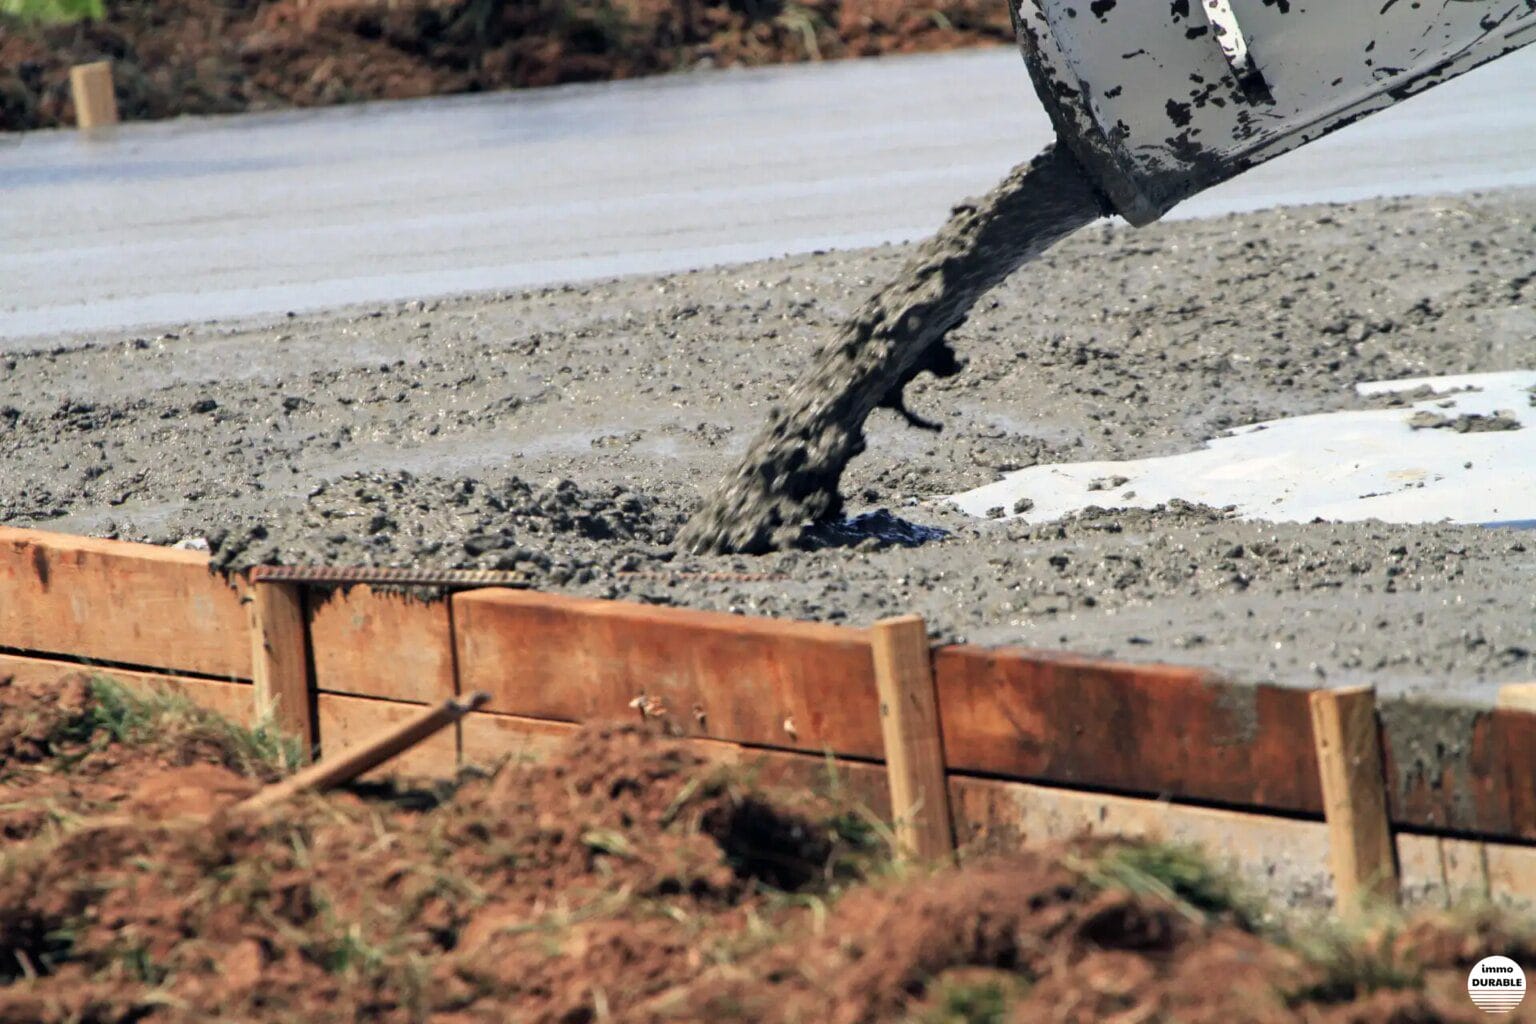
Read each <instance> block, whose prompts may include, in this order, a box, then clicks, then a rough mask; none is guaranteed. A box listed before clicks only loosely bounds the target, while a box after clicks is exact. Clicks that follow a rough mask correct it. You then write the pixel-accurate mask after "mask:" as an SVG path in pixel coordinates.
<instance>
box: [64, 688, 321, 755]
mask: <svg viewBox="0 0 1536 1024" xmlns="http://www.w3.org/2000/svg"><path fill="white" fill-rule="evenodd" d="M90 693H91V701H90V703H89V705H87V707H86V709H85V710H84V711H83V712H82V713H81V714H79V715H76V716H74V717H72V718H70V719H68V720H66V721H65V722H63V723H62V724H61V725H60V726H59V728H58V729H57V730H55V732H54V735H53V737H52V742H53V745H54V746H55V747H63V748H66V749H67V748H70V747H75V748H80V747H84V748H90V747H99V746H103V745H105V744H108V743H117V744H122V745H123V746H129V747H156V748H163V749H166V750H168V751H178V750H187V749H193V750H196V749H203V750H207V751H209V752H211V753H214V754H215V755H216V756H217V757H218V759H219V760H220V761H221V762H222V763H223V764H224V765H225V767H227V768H230V769H232V770H233V771H237V772H239V773H240V774H242V775H248V776H252V777H255V778H272V777H275V776H280V775H285V774H287V773H289V772H291V771H293V770H294V769H295V768H297V767H298V766H299V765H300V764H301V763H302V762H303V757H302V754H303V749H302V745H301V744H300V742H299V741H298V740H296V739H294V738H293V737H291V736H287V735H285V734H283V733H282V732H280V731H279V730H278V729H277V728H276V727H274V726H273V725H272V723H271V722H259V723H258V724H257V725H256V726H254V727H253V728H249V729H247V728H245V727H244V726H240V725H236V724H235V723H234V722H231V721H230V720H229V719H227V718H224V717H223V716H222V715H219V714H216V713H215V712H212V711H209V710H208V709H206V708H203V707H199V706H198V705H197V704H194V703H193V702H192V701H190V700H189V699H187V698H186V697H184V696H182V695H181V694H178V693H173V692H170V691H166V690H155V691H151V692H147V693H143V692H137V691H134V690H130V689H128V688H127V687H125V686H123V685H122V684H121V683H119V682H117V681H116V680H113V679H110V678H107V677H105V676H98V677H97V678H95V679H92V680H91V684H90Z"/></svg>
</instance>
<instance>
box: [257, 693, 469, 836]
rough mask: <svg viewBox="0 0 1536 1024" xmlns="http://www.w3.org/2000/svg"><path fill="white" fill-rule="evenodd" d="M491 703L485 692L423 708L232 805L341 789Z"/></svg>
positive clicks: (272, 801) (260, 804) (263, 804)
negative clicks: (398, 722)
mask: <svg viewBox="0 0 1536 1024" xmlns="http://www.w3.org/2000/svg"><path fill="white" fill-rule="evenodd" d="M490 699H491V695H490V694H488V693H485V692H483V691H482V692H479V693H473V694H470V695H469V696H468V697H455V698H453V699H452V700H445V701H443V703H441V704H438V705H437V706H436V707H430V708H423V709H422V710H421V711H419V712H418V713H417V714H415V715H413V716H411V718H409V719H408V720H406V721H404V722H401V723H400V724H399V725H397V726H394V727H392V728H390V729H386V730H385V731H384V732H382V733H380V734H379V735H377V736H375V737H374V738H373V739H370V740H367V741H366V742H363V743H359V744H358V745H357V746H355V747H348V748H347V749H346V750H344V751H342V752H341V753H340V754H338V755H336V756H335V757H328V758H325V759H323V760H321V761H319V762H317V763H315V764H312V765H310V766H309V767H308V768H305V769H304V770H302V771H299V772H296V773H294V774H293V775H290V776H288V778H286V779H284V780H283V781H281V782H275V783H273V784H272V785H270V786H268V787H266V788H265V789H263V790H262V791H261V792H259V793H257V794H256V795H255V796H252V797H249V798H247V799H245V800H242V801H241V802H240V803H238V804H236V805H235V809H236V810H239V811H259V810H263V809H265V808H268V807H271V806H272V805H274V804H278V803H281V802H283V801H284V800H287V799H289V798H291V797H293V796H295V795H297V794H299V793H305V792H309V791H311V790H314V791H323V790H327V789H334V788H335V787H336V786H341V785H344V784H346V783H348V782H351V781H352V780H353V779H355V778H357V777H358V776H359V775H362V774H363V773H364V772H368V771H372V770H373V769H374V768H377V767H378V766H379V765H381V764H383V763H384V762H385V761H388V760H389V759H390V758H392V757H394V756H396V755H398V754H401V753H403V752H405V751H407V750H409V749H411V748H412V747H414V746H415V745H416V744H418V743H420V742H421V741H423V740H425V739H427V738H428V737H430V736H431V735H433V734H434V733H436V732H437V731H438V730H439V729H442V728H445V727H447V726H450V725H452V724H453V723H454V722H457V721H458V720H459V719H461V718H463V717H464V716H465V715H467V714H469V713H470V712H471V711H474V710H475V709H477V708H479V707H481V706H483V705H484V704H485V702H486V701H488V700H490Z"/></svg>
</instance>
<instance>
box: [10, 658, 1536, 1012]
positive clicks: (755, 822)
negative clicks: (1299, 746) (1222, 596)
mask: <svg viewBox="0 0 1536 1024" xmlns="http://www.w3.org/2000/svg"><path fill="white" fill-rule="evenodd" d="M47 696H49V695H47V694H45V695H43V696H42V697H40V698H39V699H38V700H37V701H34V702H33V703H30V704H29V703H27V702H26V701H25V700H20V699H17V698H16V694H15V692H14V691H12V690H10V688H5V687H0V727H3V729H4V735H6V736H12V737H18V738H17V739H14V740H13V741H10V745H8V746H7V747H5V750H6V751H7V753H6V755H5V756H6V757H7V758H8V759H9V760H7V762H6V769H7V774H6V775H5V776H4V778H3V779H0V802H5V803H7V804H9V803H12V802H14V801H15V799H16V798H17V797H19V796H24V795H26V791H27V790H26V787H27V786H28V785H30V783H29V782H27V781H26V779H25V778H23V777H22V776H21V775H18V772H21V771H22V769H26V770H27V771H29V772H34V773H35V772H45V773H49V774H52V775H54V776H58V777H61V778H67V777H71V776H72V775H74V774H75V769H76V768H77V767H78V766H79V765H81V764H84V763H85V762H83V761H70V760H68V758H69V757H70V756H71V755H72V754H73V753H76V752H78V749H77V747H76V746H70V744H71V743H75V744H78V743H79V742H80V741H79V740H78V736H79V735H80V727H79V725H78V722H80V721H81V720H87V719H89V720H92V721H114V720H117V719H119V718H121V717H122V710H121V709H122V708H127V709H128V710H129V711H131V712H133V714H134V715H138V716H139V717H141V718H150V719H152V718H153V717H154V716H155V715H156V714H159V713H160V712H157V711H155V710H154V709H155V708H160V709H162V710H163V709H167V708H172V709H174V707H175V706H174V705H172V704H171V703H169V702H168V701H159V702H158V703H157V702H155V701H153V700H151V701H144V700H142V699H138V698H131V697H124V696H123V695H122V693H121V692H120V691H116V690H114V689H112V688H110V687H108V686H105V685H104V684H100V683H97V682H92V683H91V684H90V685H89V686H88V687H85V688H82V687H81V686H80V685H79V684H78V683H77V682H69V683H66V684H65V685H64V686H62V687H60V688H59V689H58V690H57V691H56V692H54V693H52V694H51V696H52V697H54V698H56V699H57V700H58V701H59V703H60V704H61V706H62V708H63V710H62V711H61V712H60V715H59V718H58V720H57V721H55V722H54V723H53V725H52V726H50V727H49V728H48V729H47V730H40V729H39V728H37V727H36V726H35V725H25V724H23V725H17V724H16V723H18V722H22V723H25V722H29V721H30V720H31V719H32V718H34V717H36V715H40V714H42V713H43V708H44V706H45V705H46V699H47ZM136 701H137V702H136ZM103 704H105V705H107V707H106V708H103V707H102V705H103ZM114 707H116V708H117V710H113V708H114ZM167 713H169V712H167ZM176 713H178V714H179V713H181V712H180V711H177V712H176ZM130 717H132V716H130ZM61 723H63V724H61ZM69 723H76V724H75V725H73V726H70V725H69ZM71 728H73V729H74V730H75V731H74V732H73V733H71V732H70V729H71ZM230 728H233V727H230ZM161 731H162V732H165V730H161ZM23 735H26V736H29V737H30V739H28V740H25V741H24V740H22V739H20V738H19V737H22V736H23ZM61 735H71V736H76V737H77V738H76V739H74V740H57V739H56V738H57V737H58V736H61ZM90 735H92V736H95V737H96V739H95V740H93V741H92V742H94V744H95V746H96V747H97V748H98V749H97V750H96V755H99V756H101V757H104V758H117V759H118V760H117V761H116V762H114V763H119V764H128V763H130V760H131V758H133V757H139V758H149V757H151V752H152V751H155V750H159V751H161V752H162V754H163V753H164V752H165V751H166V749H167V748H166V745H165V743H164V742H163V741H160V740H156V741H153V742H151V741H149V740H148V739H147V737H146V735H145V734H144V733H135V732H133V731H131V730H122V731H120V732H119V733H117V734H113V737H108V739H107V740H106V741H105V742H102V740H101V734H99V733H98V732H97V731H95V730H93V731H92V733H91V734H90ZM116 736H121V738H114V737H116ZM29 743H30V744H31V746H28V744H29ZM12 751H24V753H22V754H13V753H11V752H12ZM20 758H27V759H29V760H25V761H23V760H21V759H20ZM188 759H189V760H190V761H192V762H193V763H188V764H185V765H181V766H172V767H165V766H164V765H163V764H160V762H155V763H156V764H157V765H160V767H159V770H158V774H156V775H154V776H153V777H151V778H142V777H133V776H131V775H127V774H122V773H120V774H117V775H113V774H112V773H111V772H110V771H108V772H103V773H98V774H97V775H96V776H95V778H96V779H97V781H99V782H102V783H103V784H104V785H105V784H108V783H110V784H113V785H114V786H115V790H116V792H115V797H116V799H115V802H113V801H106V802H108V803H111V805H112V806H113V807H114V809H115V812H116V813H113V814H111V815H107V816H102V815H99V814H79V815H74V816H60V817H56V818H54V819H52V820H50V821H49V822H48V823H47V824H46V826H45V827H42V828H39V829H37V830H34V831H33V832H32V833H30V834H29V835H27V836H25V837H20V838H18V839H17V840H16V841H13V842H11V843H9V844H8V845H7V847H6V850H5V854H4V856H3V859H0V1022H17V1024H20V1022H23V1021H25V1022H28V1024H32V1022H37V1021H65V1020H69V1021H101V1022H105V1021H114V1022H115V1021H130V1020H131V1021H142V1020H155V1021H176V1022H180V1021H187V1022H191V1021H203V1020H209V1019H215V1018H218V1019H226V1018H227V1019H237V1020H247V1021H279V1020H307V1021H360V1020H368V1021H400V1022H405V1021H424V1020H430V1021H433V1022H445V1024H469V1022H479V1021H485V1022H492V1021H495V1022H500V1021H503V1020H508V1019H515V1020H518V1021H532V1022H549V1024H556V1022H558V1024H574V1022H595V1021H600V1020H608V1021H631V1022H657V1024H659V1022H662V1021H678V1020H742V1021H764V1022H770V1021H773V1022H777V1021H782V1022H789V1021H808V1020H815V1021H828V1022H838V1024H862V1022H869V1024H875V1022H890V1024H897V1022H901V1024H970V1022H1003V1021H1016V1022H1024V1021H1038V1020H1053V1021H1073V1022H1077V1021H1082V1022H1090V1021H1091V1022H1100V1021H1123V1022H1129V1021H1151V1020H1181V1021H1195V1022H1203V1021H1209V1022H1213V1024H1214V1022H1216V1021H1276V1022H1279V1021H1290V1020H1302V1021H1327V1022H1343V1021H1359V1022H1389V1021H1391V1022H1409V1021H1458V1020H1466V1021H1471V1020H1473V1019H1476V1018H1475V1017H1474V1016H1473V1015H1474V1013H1475V1011H1474V1010H1473V1009H1472V1007H1471V1004H1470V1003H1469V1002H1468V1001H1467V1000H1466V997H1465V994H1464V993H1463V992H1461V990H1460V985H1461V984H1462V982H1463V980H1464V976H1465V971H1466V969H1467V967H1468V966H1469V965H1470V963H1472V962H1475V960H1476V959H1478V958H1479V957H1481V956H1482V955H1484V954H1485V953H1488V952H1500V953H1503V954H1505V955H1509V956H1515V957H1517V958H1518V957H1526V958H1529V956H1530V955H1531V954H1532V953H1533V952H1536V947H1533V945H1532V944H1531V941H1530V939H1529V938H1528V937H1522V935H1521V934H1517V933H1515V932H1513V931H1511V930H1510V927H1509V926H1508V925H1507V924H1506V923H1505V922H1504V921H1502V919H1500V918H1497V917H1494V916H1490V915H1485V916H1483V917H1480V918H1477V919H1475V920H1471V919H1467V920H1458V919H1456V918H1452V917H1443V918H1438V919H1425V920H1422V921H1418V922H1415V923H1413V924H1411V925H1409V926H1403V925H1401V924H1400V923H1397V924H1391V925H1390V926H1386V927H1382V928H1379V929H1376V930H1374V931H1372V932H1369V933H1366V934H1362V935H1359V936H1351V935H1347V934H1345V933H1333V932H1329V933H1325V934H1324V936H1323V937H1322V938H1320V939H1319V938H1313V939H1310V940H1309V942H1310V943H1311V944H1310V945H1309V944H1308V943H1307V942H1302V941H1298V940H1297V939H1295V938H1294V937H1290V936H1285V935H1282V934H1281V933H1279V932H1278V931H1266V930H1265V928H1264V927H1263V926H1261V925H1260V923H1259V922H1260V921H1261V920H1263V919H1264V918H1263V915H1262V912H1261V911H1260V910H1259V909H1257V908H1255V906H1254V905H1252V904H1251V903H1250V902H1248V901H1246V900H1244V899H1242V898H1241V896H1240V893H1239V892H1238V890H1236V889H1235V888H1233V886H1232V884H1231V883H1230V882H1228V881H1227V880H1225V879H1224V878H1223V877H1222V876H1221V875H1220V874H1219V873H1217V872H1214V871H1212V870H1211V869H1210V868H1209V867H1208V866H1207V865H1205V863H1204V861H1202V860H1200V859H1198V858H1197V857H1196V856H1195V855H1194V854H1192V853H1190V852H1189V851H1181V850H1177V849H1172V848H1162V847H1153V846H1119V845H1114V844H1104V843H1098V844H1078V845H1076V846H1073V847H1070V848H1066V849H1054V850H1048V851H1039V852H1035V853H1022V854H1021V853H1012V854H1009V855H1005V856H991V857H982V858H980V859H976V860H972V861H969V862H968V863H966V864H965V865H964V866H963V867H960V868H949V869H945V870H941V871H938V872H935V873H929V872H927V871H924V870H919V869H914V868H900V867H898V866H895V865H893V864H891V863H890V862H889V861H888V860H887V859H886V858H885V856H884V854H883V845H882V843H881V841H880V839H879V835H880V829H879V828H878V826H876V825H874V824H872V823H871V821H870V819H869V818H868V817H867V816H866V815H865V814H864V813H863V812H862V811H861V809H859V808H857V807H855V806H851V805H848V804H847V803H845V802H842V801H841V800H839V799H837V798H835V797H834V795H833V794H832V792H831V791H830V790H829V792H828V793H825V794H805V793H797V794H788V793H783V792H776V791H768V790H764V789H762V788H760V787H759V786H757V785H756V783H755V782H754V781H753V778H752V776H751V774H750V773H744V772H743V771H741V770H739V769H732V768H725V767H722V766H718V765H714V764H711V763H708V762H705V761H704V760H703V759H702V758H701V757H700V756H699V755H698V754H697V753H695V752H694V751H693V749H692V748H690V747H688V746H685V745H683V744H681V743H679V742H677V741H673V740H669V739H665V738H663V737H660V736H658V735H656V734H654V733H651V732H648V731H645V730H643V729H641V728H638V727H634V726H610V727H594V728H588V729H586V730H584V731H582V732H580V733H578V734H577V736H576V737H575V738H574V739H573V741H572V742H571V744H570V746H569V747H568V748H567V749H566V750H565V751H564V752H563V753H562V754H560V755H559V756H557V757H555V758H554V759H553V760H552V761H550V762H548V763H546V764H543V765H507V766H503V767H502V768H501V769H500V770H499V771H497V772H495V773H493V774H475V775H472V776H468V777H465V778H463V779H460V780H458V781H457V783H456V784H455V785H454V786H452V787H438V788H436V789H419V788H412V787H411V786H410V785H409V784H406V783H397V784H396V785H394V786H393V787H384V788H382V789H380V788H378V787H374V788H372V789H370V790H369V791H367V794H366V795H365V794H364V793H363V792H358V793H340V794H335V795H332V796H329V797H324V798H321V797H311V798H308V799H305V800H300V801H298V802H296V803H293V804H291V805H288V806H286V807H283V808H281V809H279V810H277V811H274V812H272V813H270V814H269V815H268V816H266V817H263V818H260V819H253V818H251V817H248V816H239V817H237V816H233V815H230V814H228V813H227V812H225V811H223V810H222V809H223V808H224V807H226V806H227V805H228V804H229V803H231V802H233V801H234V800H237V799H239V797H240V796H242V795H244V794H245V793H247V792H249V791H250V790H251V789H252V788H253V787H254V786H255V785H256V783H257V779H256V778H255V777H254V776H255V775H257V774H260V773H259V772H256V771H254V769H253V770H247V771H245V772H243V773H242V772H239V771H236V770H234V769H231V768H229V767H226V766H225V765H223V764H215V763H209V762H206V761H199V760H198V759H197V756H193V755H189V756H188ZM145 763H148V762H147V761H146V762H145ZM140 774H141V775H142V773H140ZM18 787H21V788H19V789H18ZM189 813H195V814H197V815H199V816H200V817H197V818H192V819H189V818H188V817H186V815H187V814H189ZM1213 979H1219V984H1213Z"/></svg>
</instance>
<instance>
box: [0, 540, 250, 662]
mask: <svg viewBox="0 0 1536 1024" xmlns="http://www.w3.org/2000/svg"><path fill="white" fill-rule="evenodd" d="M248 628H249V627H248V624H247V622H246V613H245V610H244V608H243V607H242V595H241V594H240V593H239V592H237V590H236V589H235V588H234V587H232V586H231V585H230V583H229V582H227V581H226V580H225V579H224V578H223V577H222V576H217V575H214V574H213V573H211V572H210V571H209V568H208V556H207V555H204V554H199V553H198V552H195V551H177V550H174V549H171V548H161V547H155V546H153V545H149V544H128V543H124V542H120V541H110V540H96V539H94V538H90V537H70V536H64V535H61V534H50V533H42V532H39V531H36V530H15V529H11V528H8V527H0V647H9V648H12V649H16V650H23V651H27V652H36V653H40V654H55V655H64V656H66V657H71V658H88V659H94V660H97V661H111V662H116V663H119V664H123V665H132V666H135V667H141V668H149V669H164V670H171V671H174V672H177V673H184V674H191V675H203V676H217V677H223V678H230V679H249V678H250V677H251V651H250V643H249V641H248V639H247V632H248Z"/></svg>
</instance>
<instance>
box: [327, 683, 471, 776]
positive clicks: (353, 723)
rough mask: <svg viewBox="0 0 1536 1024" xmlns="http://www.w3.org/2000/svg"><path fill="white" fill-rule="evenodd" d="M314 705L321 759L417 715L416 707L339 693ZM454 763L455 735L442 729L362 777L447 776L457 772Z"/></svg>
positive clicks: (457, 760)
mask: <svg viewBox="0 0 1536 1024" xmlns="http://www.w3.org/2000/svg"><path fill="white" fill-rule="evenodd" d="M315 705H316V706H315V710H316V716H315V717H316V726H317V731H318V733H319V743H320V750H321V753H322V756H325V757H330V756H334V755H335V754H336V753H337V752H338V751H342V750H345V749H347V748H348V747H350V746H354V745H355V744H358V743H361V742H362V741H364V740H367V739H372V738H373V737H374V736H376V735H378V734H379V733H381V732H383V731H384V730H385V729H388V728H391V727H393V726H397V725H399V724H400V723H402V722H404V721H406V720H407V719H409V718H411V717H413V716H415V715H419V714H421V706H420V705H419V704H407V703H405V702H403V701H393V700H375V699H373V698H371V697H348V696H344V695H342V694H339V693H322V694H320V695H319V696H318V697H317V698H316V700H315ZM458 763H459V741H458V731H457V730H456V729H444V730H443V731H442V732H439V733H437V734H435V735H433V736H431V737H430V738H428V739H427V740H425V741H423V742H422V743H419V744H417V745H416V746H414V747H412V748H411V749H409V750H407V751H406V752H405V753H403V754H401V755H399V756H398V757H396V758H395V759H394V760H392V761H390V762H389V763H388V764H385V765H383V766H381V767H380V768H377V769H375V770H374V771H373V772H371V773H370V774H369V775H365V776H363V777H364V778H379V777H384V776H389V775H419V776H447V775H452V774H453V773H454V771H455V770H457V767H458Z"/></svg>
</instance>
